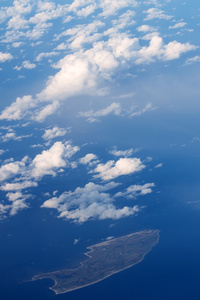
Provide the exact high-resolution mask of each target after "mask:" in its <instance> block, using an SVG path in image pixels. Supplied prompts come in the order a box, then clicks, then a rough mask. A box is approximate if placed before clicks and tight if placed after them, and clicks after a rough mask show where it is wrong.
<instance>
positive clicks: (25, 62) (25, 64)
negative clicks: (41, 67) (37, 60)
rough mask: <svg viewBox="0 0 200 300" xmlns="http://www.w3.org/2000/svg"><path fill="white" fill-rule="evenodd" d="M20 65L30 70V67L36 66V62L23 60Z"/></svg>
mask: <svg viewBox="0 0 200 300" xmlns="http://www.w3.org/2000/svg"><path fill="white" fill-rule="evenodd" d="M22 67H23V68H24V69H29V70H31V69H35V68H36V64H33V63H31V62H30V61H29V60H25V61H23V63H22Z"/></svg>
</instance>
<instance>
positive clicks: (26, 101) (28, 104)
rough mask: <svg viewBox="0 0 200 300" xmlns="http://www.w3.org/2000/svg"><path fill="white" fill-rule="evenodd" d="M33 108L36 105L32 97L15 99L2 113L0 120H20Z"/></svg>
mask: <svg viewBox="0 0 200 300" xmlns="http://www.w3.org/2000/svg"><path fill="white" fill-rule="evenodd" d="M35 106H36V103H35V101H34V99H33V98H32V96H30V95H28V96H24V97H22V98H20V97H17V99H16V101H15V102H13V103H12V104H11V105H10V106H8V107H6V108H5V109H4V110H3V111H2V113H1V115H0V120H4V119H6V120H20V119H22V118H23V117H24V116H25V115H26V114H27V112H29V111H30V109H31V108H34V107H35Z"/></svg>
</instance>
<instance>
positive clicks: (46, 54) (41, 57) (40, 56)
mask: <svg viewBox="0 0 200 300" xmlns="http://www.w3.org/2000/svg"><path fill="white" fill-rule="evenodd" d="M56 55H59V52H55V51H52V52H46V53H40V54H39V55H38V56H37V57H36V61H41V60H42V59H43V58H48V57H52V56H56Z"/></svg>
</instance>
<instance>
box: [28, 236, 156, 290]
mask: <svg viewBox="0 0 200 300" xmlns="http://www.w3.org/2000/svg"><path fill="white" fill-rule="evenodd" d="M158 241H159V231H158V230H144V231H140V232H136V233H132V234H129V235H125V236H122V237H119V238H115V239H111V240H108V241H105V242H102V243H99V244H95V245H93V246H90V247H87V249H88V250H89V251H88V252H86V253H85V255H87V256H88V257H89V259H87V260H85V261H83V262H82V263H81V264H80V267H78V268H76V269H64V270H59V271H55V272H51V273H45V274H39V275H36V276H34V277H33V280H38V279H43V278H50V279H52V280H54V282H55V285H54V286H53V287H50V289H51V290H53V291H54V292H55V293H56V294H62V293H67V292H70V291H73V290H76V289H80V288H83V287H85V286H88V285H91V284H94V283H96V282H99V281H101V280H103V279H105V278H107V277H109V276H111V275H113V274H115V273H118V272H120V271H122V270H124V269H127V268H130V267H131V266H133V265H135V264H137V263H139V262H140V261H142V260H143V258H144V256H145V255H146V254H147V253H148V252H149V251H151V250H152V248H153V247H154V246H155V245H156V244H157V243H158Z"/></svg>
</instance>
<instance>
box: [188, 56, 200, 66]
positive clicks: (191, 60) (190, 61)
mask: <svg viewBox="0 0 200 300" xmlns="http://www.w3.org/2000/svg"><path fill="white" fill-rule="evenodd" d="M196 62H200V56H199V55H196V56H194V57H191V58H188V59H187V60H186V63H185V64H186V65H191V64H193V63H196Z"/></svg>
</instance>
